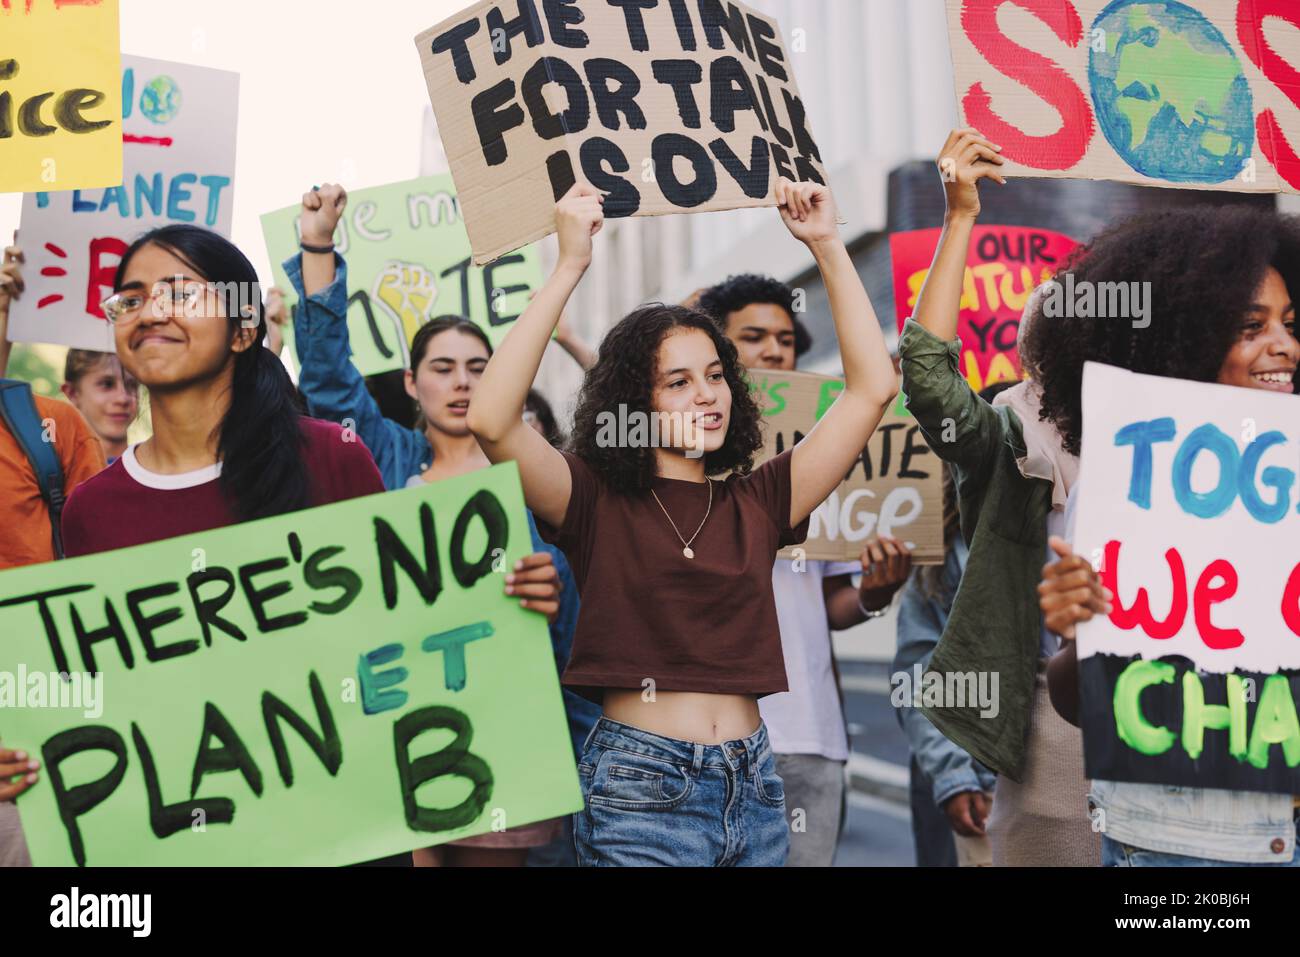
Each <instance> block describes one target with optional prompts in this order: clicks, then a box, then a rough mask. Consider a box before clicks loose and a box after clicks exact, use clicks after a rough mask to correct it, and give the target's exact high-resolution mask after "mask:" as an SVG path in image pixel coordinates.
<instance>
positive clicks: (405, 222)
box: [262, 175, 542, 375]
mask: <svg viewBox="0 0 1300 957" xmlns="http://www.w3.org/2000/svg"><path fill="white" fill-rule="evenodd" d="M300 212H301V207H300V206H290V207H287V208H285V209H280V210H276V211H275V212H273V213H267V214H266V215H265V216H263V217H262V232H263V235H264V236H265V237H266V248H267V251H268V252H269V253H270V256H271V263H272V267H273V270H274V272H275V279H276V283H277V284H278V285H279V286H280V288H281V289H284V290H290V289H292V287H291V286H290V284H289V277H288V275H287V274H286V273H285V271H284V266H283V263H284V260H286V259H288V258H289V257H291V256H295V255H297V253H298V242H299V239H300V238H301V237H300V232H299V224H298V217H299V214H300ZM334 242H335V248H336V249H338V252H339V254H340V255H342V256H344V257H346V259H347V266H348V286H349V293H348V339H349V344H350V345H351V347H352V363H353V365H355V366H356V367H357V368H358V369H359V370H360V371H361V374H362V375H374V374H376V373H379V372H388V371H390V370H392V369H403V368H405V367H406V366H408V365H409V364H410V357H409V355H408V352H409V349H408V344H409V343H410V341H411V339H412V338H413V337H414V335H415V333H416V330H418V329H419V328H420V326H421V325H423V324H424V323H425V322H427V321H428V320H430V319H434V318H437V317H438V316H444V315H456V316H465V317H467V318H468V319H471V320H472V321H474V322H475V323H477V324H478V325H479V326H480V327H481V328H482V329H483V331H484V332H486V333H487V335H488V339H489V340H490V341H491V342H492V345H493V346H497V345H499V344H500V343H501V340H502V339H504V338H505V336H506V333H508V332H509V331H510V329H511V328H512V327H513V325H514V321H515V320H516V319H518V318H519V316H520V315H521V314H522V313H523V311H524V309H526V308H527V307H528V300H529V297H530V295H531V294H532V292H533V291H534V290H536V289H538V288H539V287H540V286H541V284H542V267H541V262H540V260H539V258H538V254H537V249H536V247H534V246H527V247H525V248H523V249H520V250H517V251H516V252H513V253H511V254H510V255H508V256H502V257H501V258H499V259H497V260H496V261H495V262H493V263H490V264H489V265H487V266H485V267H483V268H479V267H477V266H475V265H474V264H473V263H472V262H471V260H470V248H469V237H468V236H466V234H465V225H464V222H463V220H462V218H461V208H460V203H459V201H458V200H457V197H456V186H455V184H454V183H453V182H452V178H451V177H450V176H445V175H444V176H424V177H421V178H420V179H413V180H408V181H406V182H403V183H391V184H389V185H387V186H375V187H373V188H370V189H358V190H354V191H352V192H350V193H349V194H348V208H347V210H346V211H345V212H344V214H343V217H342V218H341V219H340V220H339V225H338V229H337V230H336V231H335V234H334ZM290 296H291V297H292V293H290ZM289 308H290V309H293V310H296V309H298V308H299V306H298V303H296V302H295V301H293V299H292V298H290V299H289ZM284 328H285V340H286V342H287V343H289V344H290V346H291V348H290V349H289V353H290V354H291V355H294V356H296V355H297V351H296V350H295V349H294V348H292V340H293V329H292V327H291V325H290V324H287V325H286V326H285V327H284Z"/></svg>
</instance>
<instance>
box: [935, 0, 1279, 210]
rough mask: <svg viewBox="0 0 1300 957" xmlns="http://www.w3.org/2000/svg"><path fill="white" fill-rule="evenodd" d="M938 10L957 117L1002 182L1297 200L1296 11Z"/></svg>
mask: <svg viewBox="0 0 1300 957" xmlns="http://www.w3.org/2000/svg"><path fill="white" fill-rule="evenodd" d="M947 3H948V26H949V37H950V40H951V44H952V57H953V67H954V73H955V78H956V83H957V99H958V101H959V103H960V106H961V114H962V120H963V122H964V123H965V124H967V125H969V126H973V127H975V128H976V129H978V130H979V131H980V132H981V133H983V134H984V135H985V136H987V137H988V138H989V139H991V140H992V141H993V142H994V143H997V144H998V145H1000V146H1001V147H1002V148H1003V149H1002V156H1003V159H1004V160H1006V161H1007V162H1006V165H1005V166H1004V167H1002V170H1001V171H1002V172H1003V173H1005V174H1006V175H1008V176H1058V177H1059V176H1068V177H1075V178H1085V179H1110V180H1118V181H1120V182H1125V183H1137V184H1140V185H1145V186H1170V187H1191V188H1196V189H1214V190H1235V191H1238V192H1258V193H1276V192H1287V193H1294V192H1297V191H1300V156H1298V155H1297V153H1296V150H1297V149H1298V148H1300V4H1296V3H1292V2H1287V0H1183V2H1177V0H947Z"/></svg>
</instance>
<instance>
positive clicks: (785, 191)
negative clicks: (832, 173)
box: [776, 177, 840, 245]
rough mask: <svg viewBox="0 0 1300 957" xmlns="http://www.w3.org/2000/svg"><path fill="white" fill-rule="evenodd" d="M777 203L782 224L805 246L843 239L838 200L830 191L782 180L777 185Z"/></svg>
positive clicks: (826, 188) (816, 185)
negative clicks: (837, 210)
mask: <svg viewBox="0 0 1300 957" xmlns="http://www.w3.org/2000/svg"><path fill="white" fill-rule="evenodd" d="M776 203H777V207H778V209H780V211H781V221H782V222H784V223H785V226H786V229H788V230H790V234H791V235H792V236H794V238H795V239H797V240H799V241H800V242H801V243H804V244H806V245H813V244H815V243H824V242H827V241H830V240H838V239H839V237H840V233H839V228H838V227H837V226H836V218H837V213H836V212H835V200H834V199H833V198H832V197H831V191H830V189H829V188H828V187H826V186H822V185H821V184H820V183H795V182H792V181H791V180H788V179H786V178H785V177H781V178H780V179H778V180H777V181H776Z"/></svg>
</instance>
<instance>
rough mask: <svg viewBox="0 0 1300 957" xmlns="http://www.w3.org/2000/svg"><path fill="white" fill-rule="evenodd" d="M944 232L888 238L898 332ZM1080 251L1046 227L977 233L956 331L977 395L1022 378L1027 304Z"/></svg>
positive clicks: (963, 367) (979, 228)
mask: <svg viewBox="0 0 1300 957" xmlns="http://www.w3.org/2000/svg"><path fill="white" fill-rule="evenodd" d="M942 233H943V230H942V229H918V230H914V231H912V232H907V233H893V234H891V235H890V237H889V252H890V256H891V257H892V259H893V264H894V309H895V311H896V312H897V314H898V329H899V331H900V332H901V331H902V329H903V324H904V323H905V322H907V320H908V319H910V318H911V317H912V311H913V309H915V307H916V300H917V297H918V296H919V295H920V293H921V286H923V285H924V284H925V279H926V276H928V275H929V274H930V264H931V263H932V262H933V261H934V251H935V250H936V249H937V248H938V246H939V236H940V235H941V234H942ZM1077 245H1078V243H1076V242H1075V241H1074V240H1073V239H1071V238H1070V237H1069V236H1066V235H1063V234H1062V233H1057V232H1053V231H1052V230H1050V229H1034V228H1030V227H1024V226H976V227H975V232H974V234H973V236H972V237H971V244H970V255H969V256H968V258H967V261H966V274H965V278H964V279H963V281H962V293H961V313H960V315H959V317H958V320H957V333H958V336H959V337H960V338H961V371H962V373H963V374H964V375H965V376H966V381H967V382H969V383H970V386H971V388H972V389H974V390H975V391H976V392H978V391H980V390H981V389H983V388H984V387H985V386H989V385H993V384H994V383H997V382H1015V381H1017V380H1019V379H1020V377H1021V375H1022V370H1021V368H1020V353H1019V351H1017V349H1016V338H1017V336H1018V334H1019V332H1020V317H1021V315H1022V314H1023V312H1024V309H1025V305H1026V303H1028V302H1029V296H1030V294H1031V293H1033V291H1034V290H1035V289H1036V288H1037V287H1038V286H1039V285H1041V284H1042V283H1044V282H1047V281H1048V280H1049V279H1051V278H1052V276H1053V275H1054V274H1055V273H1056V271H1057V270H1058V269H1059V268H1060V267H1061V264H1062V263H1063V262H1064V261H1065V258H1066V257H1067V256H1068V255H1069V254H1070V252H1071V251H1073V250H1074V248H1075V247H1076V246H1077Z"/></svg>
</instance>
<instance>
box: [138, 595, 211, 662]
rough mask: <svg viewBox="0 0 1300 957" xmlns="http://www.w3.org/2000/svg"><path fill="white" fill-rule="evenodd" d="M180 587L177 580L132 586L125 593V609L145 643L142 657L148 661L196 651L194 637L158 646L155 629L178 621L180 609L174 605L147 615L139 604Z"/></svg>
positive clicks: (195, 639) (141, 641)
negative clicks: (144, 585)
mask: <svg viewBox="0 0 1300 957" xmlns="http://www.w3.org/2000/svg"><path fill="white" fill-rule="evenodd" d="M180 590H181V586H180V585H178V584H177V583H176V582H164V583H162V584H161V585H149V586H147V587H145V588H135V589H132V590H131V591H129V592H127V593H126V608H127V611H128V612H130V613H131V621H132V622H133V623H134V624H135V633H136V634H137V635H138V636H139V637H140V644H142V645H143V646H144V656H145V658H147V659H148V660H150V661H166V660H167V659H168V658H179V657H180V656H181V655H188V654H190V653H191V652H195V651H198V650H199V640H198V639H197V638H186V639H184V640H183V641H174V642H172V643H171V644H170V645H159V644H158V642H157V639H156V638H155V637H154V632H156V631H157V630H158V629H160V628H162V627H164V626H166V625H170V624H171V623H172V622H174V621H180V620H181V617H182V615H181V610H180V609H179V608H177V607H174V606H173V607H171V608H164V609H163V610H162V611H156V612H154V613H153V614H152V615H146V614H145V613H144V609H143V607H142V606H143V605H144V603H145V602H147V601H152V600H153V599H155V598H166V597H167V596H168V595H175V594H177V593H178V592H180Z"/></svg>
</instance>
